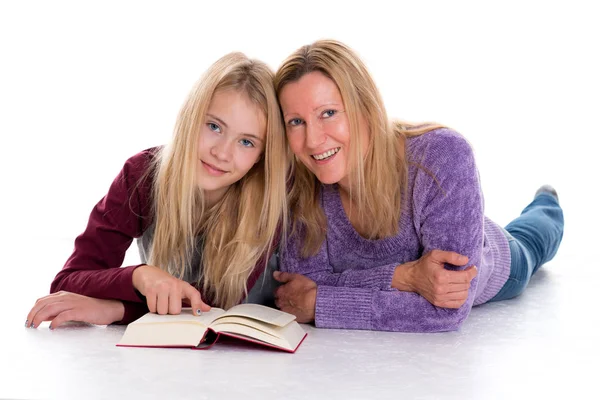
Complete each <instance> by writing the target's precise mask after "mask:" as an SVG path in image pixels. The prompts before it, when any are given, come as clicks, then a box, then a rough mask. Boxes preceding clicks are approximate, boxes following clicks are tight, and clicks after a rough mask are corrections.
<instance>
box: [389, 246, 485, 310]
mask: <svg viewBox="0 0 600 400" xmlns="http://www.w3.org/2000/svg"><path fill="white" fill-rule="evenodd" d="M468 262H469V258H468V257H466V256H463V255H460V254H458V253H454V252H451V251H442V250H433V251H430V252H429V253H427V254H424V255H423V256H422V257H421V258H419V259H418V260H417V261H412V262H409V263H406V264H402V265H399V266H398V267H396V271H395V272H394V277H393V278H392V287H393V288H395V289H398V290H401V291H404V292H417V293H418V294H420V295H421V296H423V297H425V298H426V299H427V300H428V301H429V302H430V303H431V304H433V305H434V306H437V307H445V308H460V306H462V305H463V304H464V303H465V301H466V300H467V296H468V295H469V287H470V286H471V280H472V279H473V278H475V276H476V275H477V267H475V266H474V265H472V266H470V267H469V268H467V269H465V270H462V271H450V270H447V269H445V268H444V264H452V265H456V266H463V265H466V264H467V263H468Z"/></svg>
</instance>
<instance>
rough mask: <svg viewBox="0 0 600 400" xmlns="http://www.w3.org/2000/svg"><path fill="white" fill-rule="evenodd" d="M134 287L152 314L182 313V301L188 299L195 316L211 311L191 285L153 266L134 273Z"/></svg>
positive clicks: (137, 269)
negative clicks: (143, 298)
mask: <svg viewBox="0 0 600 400" xmlns="http://www.w3.org/2000/svg"><path fill="white" fill-rule="evenodd" d="M132 279H133V286H134V287H135V288H136V289H137V290H138V291H139V292H140V293H141V294H143V295H144V296H146V303H148V309H149V310H150V312H153V313H158V314H161V315H164V314H179V313H181V301H182V300H184V299H187V300H188V301H189V303H190V305H191V306H192V310H193V313H194V314H195V315H198V314H200V313H201V312H202V311H210V306H208V305H206V304H205V303H204V302H203V301H202V297H201V296H200V292H199V291H198V290H197V289H196V288H195V287H193V286H192V285H190V284H189V283H187V282H185V281H182V280H181V279H177V278H175V277H174V276H172V275H170V274H169V273H167V272H165V271H163V270H161V269H160V268H157V267H154V266H152V265H141V266H139V267H137V268H136V269H135V271H133V278H132Z"/></svg>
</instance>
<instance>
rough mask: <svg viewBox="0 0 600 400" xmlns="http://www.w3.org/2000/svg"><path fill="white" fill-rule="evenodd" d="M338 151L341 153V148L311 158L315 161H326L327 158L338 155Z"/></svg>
mask: <svg viewBox="0 0 600 400" xmlns="http://www.w3.org/2000/svg"><path fill="white" fill-rule="evenodd" d="M338 151H340V147H336V148H335V149H331V150H328V151H326V152H325V153H321V154H313V155H312V156H311V157H312V158H314V159H315V160H319V161H321V160H325V159H326V158H329V157H331V156H332V155H334V154H336V153H337V152H338Z"/></svg>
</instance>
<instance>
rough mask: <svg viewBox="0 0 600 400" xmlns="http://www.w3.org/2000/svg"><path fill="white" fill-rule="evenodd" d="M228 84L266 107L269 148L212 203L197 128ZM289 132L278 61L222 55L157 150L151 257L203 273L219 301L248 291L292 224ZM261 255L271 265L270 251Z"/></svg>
mask: <svg viewBox="0 0 600 400" xmlns="http://www.w3.org/2000/svg"><path fill="white" fill-rule="evenodd" d="M226 90H235V91H238V92H240V93H242V94H244V95H246V96H247V97H248V99H249V100H250V101H251V102H252V103H254V104H256V105H257V106H258V109H260V110H261V111H262V112H263V113H264V116H265V120H266V139H265V149H264V153H263V154H262V156H261V158H260V160H259V161H258V162H257V163H256V164H255V165H254V166H253V167H252V169H251V170H250V171H249V172H248V173H247V174H246V175H245V176H244V177H243V178H242V179H241V180H239V181H238V182H236V183H234V184H233V185H231V186H230V187H229V188H228V189H227V192H226V193H225V195H224V196H223V198H222V199H221V200H220V201H219V202H218V203H217V204H215V205H213V206H212V207H210V208H209V207H207V206H206V204H205V199H204V196H203V192H202V190H201V189H200V188H199V187H198V184H197V160H198V157H197V149H198V145H197V143H198V136H199V133H200V131H201V129H202V127H203V125H204V120H205V116H206V113H207V112H208V108H209V105H210V102H211V99H212V98H213V96H214V95H215V93H217V92H219V91H226ZM284 136H285V135H284V127H283V123H282V119H281V112H280V110H279V105H278V103H277V97H276V94H275V90H274V87H273V72H272V71H271V69H270V68H269V67H268V66H267V65H266V64H265V63H263V62H260V61H257V60H251V59H249V58H248V57H246V56H245V55H244V54H242V53H230V54H228V55H226V56H224V57H222V58H221V59H219V60H218V61H216V62H215V63H214V64H213V65H212V66H211V67H210V68H209V69H208V71H207V72H206V73H205V74H204V75H203V76H202V77H201V78H200V79H199V80H198V82H197V83H196V85H195V86H194V87H193V89H192V90H191V92H190V94H189V95H188V97H187V100H186V101H185V102H184V104H183V107H182V108H181V111H180V113H179V116H178V118H177V122H176V124H175V129H174V135H173V140H172V142H171V143H170V144H169V145H168V146H166V147H165V148H164V149H163V150H162V151H161V152H160V154H159V156H158V157H157V163H156V165H155V171H156V172H155V175H154V186H153V195H154V209H153V212H154V217H155V223H156V226H155V231H154V238H153V241H152V247H151V251H150V257H149V263H150V264H152V265H155V266H158V267H160V268H161V269H163V270H166V271H167V272H169V273H171V274H172V275H174V276H176V277H178V278H180V279H183V277H185V276H194V275H195V276H198V284H199V285H201V286H202V288H203V291H204V293H205V294H207V295H208V296H209V298H210V299H211V300H212V303H213V304H214V305H216V306H219V307H224V308H229V307H231V306H233V305H235V304H237V303H239V302H240V301H241V300H242V299H243V297H244V296H245V295H247V293H248V290H247V286H246V283H247V280H248V277H249V276H250V274H251V273H252V271H253V270H254V267H255V266H256V265H257V263H258V262H259V260H261V256H264V255H266V254H268V253H269V252H270V251H271V249H272V248H273V246H274V242H275V240H276V237H277V234H278V233H277V232H278V230H279V227H280V224H281V225H284V226H285V225H286V224H287V205H286V186H285V185H286V173H287V170H288V156H287V146H286V143H285V138H284ZM199 247H201V248H199ZM198 253H199V254H201V259H202V263H201V265H200V271H192V268H194V267H195V266H192V265H191V260H192V259H193V256H194V255H195V254H198ZM262 262H264V264H265V266H266V264H267V262H268V259H267V257H264V258H263V259H262ZM194 272H196V274H194Z"/></svg>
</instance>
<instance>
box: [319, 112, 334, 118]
mask: <svg viewBox="0 0 600 400" xmlns="http://www.w3.org/2000/svg"><path fill="white" fill-rule="evenodd" d="M335 113H336V111H335V110H325V111H324V112H323V114H322V115H323V117H325V118H329V117H333V116H334V115H335Z"/></svg>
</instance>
